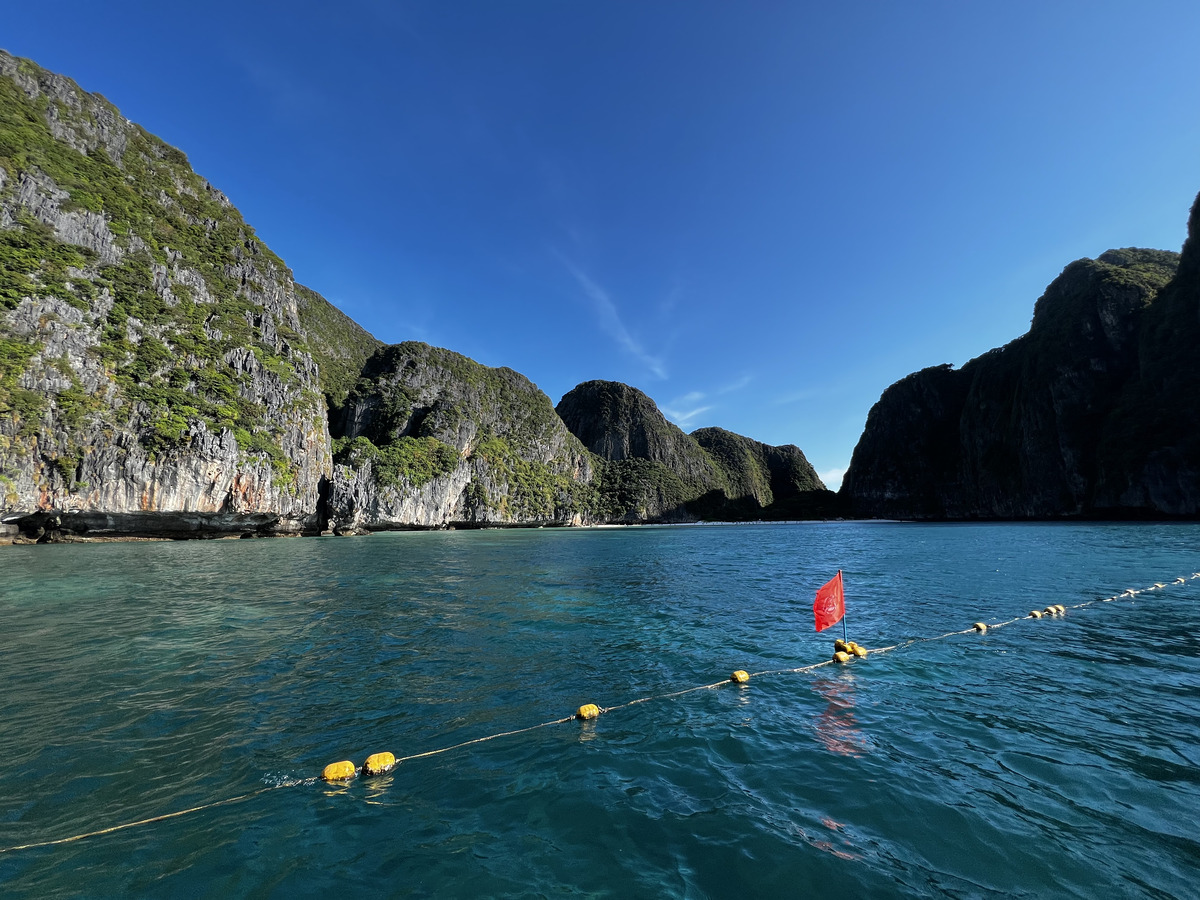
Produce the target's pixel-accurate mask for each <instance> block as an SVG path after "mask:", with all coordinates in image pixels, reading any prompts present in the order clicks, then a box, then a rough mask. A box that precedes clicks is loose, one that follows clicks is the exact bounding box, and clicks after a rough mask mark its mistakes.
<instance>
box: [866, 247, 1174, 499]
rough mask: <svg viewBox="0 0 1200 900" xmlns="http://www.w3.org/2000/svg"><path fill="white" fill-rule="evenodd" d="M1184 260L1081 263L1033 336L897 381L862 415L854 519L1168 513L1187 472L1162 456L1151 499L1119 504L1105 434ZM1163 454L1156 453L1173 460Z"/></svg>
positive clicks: (1161, 257)
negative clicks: (1162, 300)
mask: <svg viewBox="0 0 1200 900" xmlns="http://www.w3.org/2000/svg"><path fill="white" fill-rule="evenodd" d="M1178 259H1179V258H1178V257H1177V256H1176V255H1175V254H1171V253H1165V252H1162V251H1156V250H1134V249H1126V250H1114V251H1109V252H1108V253H1105V254H1103V255H1102V256H1101V257H1099V259H1096V260H1079V261H1077V262H1074V263H1072V264H1071V265H1069V266H1067V268H1066V269H1064V270H1063V273H1062V275H1061V276H1059V278H1057V279H1056V280H1055V281H1054V282H1053V283H1052V284H1051V285H1050V286H1049V287H1048V288H1047V289H1046V293H1045V294H1044V295H1043V296H1042V298H1041V299H1039V300H1038V302H1037V305H1036V306H1035V308H1034V316H1033V322H1032V325H1031V327H1030V330H1029V333H1028V334H1026V335H1024V336H1023V337H1021V338H1018V339H1017V340H1015V341H1013V342H1012V343H1010V344H1008V345H1006V346H1005V347H1002V348H999V349H997V350H993V351H991V352H989V353H986V354H984V355H983V356H981V357H979V358H978V359H975V360H972V361H971V362H969V363H967V364H966V365H965V366H963V368H962V369H961V371H954V370H953V369H952V368H951V367H949V366H940V367H936V368H932V369H924V370H922V371H920V372H917V373H915V374H913V375H910V376H908V377H907V378H904V379H902V380H901V381H899V382H897V383H896V384H894V385H892V386H891V387H890V388H888V389H887V391H885V392H884V394H883V396H882V397H881V398H880V400H879V402H878V403H877V404H876V405H875V406H874V407H873V408H872V410H871V412H870V414H869V415H868V417H867V426H866V429H865V430H864V432H863V435H862V438H861V439H860V440H859V444H858V446H857V447H856V448H855V451H854V456H853V459H852V461H851V464H850V469H849V471H848V472H847V473H846V477H845V479H844V480H843V485H842V496H843V497H844V498H846V499H847V500H848V501H849V502H850V503H851V505H852V507H853V509H854V511H855V513H856V514H858V515H871V516H885V517H901V518H910V517H912V518H925V517H928V518H1004V519H1024V518H1056V517H1064V516H1065V517H1078V516H1093V515H1104V516H1106V515H1136V514H1155V513H1168V512H1172V511H1174V509H1176V508H1177V507H1174V506H1173V505H1172V503H1171V502H1170V501H1169V500H1167V498H1168V497H1169V496H1176V497H1178V496H1179V491H1180V482H1181V480H1183V481H1186V480H1187V478H1189V477H1191V476H1189V475H1187V474H1186V472H1185V467H1181V466H1179V465H1177V464H1176V463H1175V462H1168V463H1167V464H1166V466H1165V471H1163V475H1162V477H1161V478H1157V479H1153V478H1152V479H1148V480H1147V481H1145V482H1143V483H1144V484H1146V485H1147V491H1149V487H1148V486H1149V484H1155V485H1156V487H1155V488H1154V490H1153V495H1152V493H1150V492H1147V493H1143V494H1141V495H1140V496H1138V495H1136V494H1130V493H1126V494H1125V495H1123V498H1122V499H1119V500H1117V502H1115V503H1114V502H1113V498H1112V496H1111V493H1112V492H1111V490H1110V489H1109V488H1108V487H1107V486H1106V485H1107V484H1108V483H1109V482H1110V481H1111V476H1110V475H1106V474H1105V473H1106V470H1108V469H1111V467H1112V463H1113V461H1114V454H1113V453H1112V451H1110V450H1106V449H1105V447H1104V439H1103V436H1104V434H1105V433H1106V430H1110V429H1111V428H1112V426H1113V423H1114V422H1115V421H1116V420H1117V419H1119V418H1120V416H1121V415H1122V414H1123V413H1122V412H1121V410H1122V408H1123V407H1125V406H1127V405H1128V404H1125V403H1123V402H1122V401H1121V400H1120V397H1121V395H1122V392H1123V391H1124V390H1125V388H1126V386H1127V385H1128V384H1130V383H1131V381H1136V380H1137V373H1138V372H1139V369H1140V368H1141V364H1140V363H1139V356H1140V355H1141V351H1140V350H1139V347H1140V346H1141V345H1142V343H1143V339H1144V333H1145V330H1146V325H1147V322H1148V321H1149V319H1148V318H1147V317H1148V316H1152V315H1153V307H1154V306H1155V305H1156V304H1157V303H1158V300H1157V299H1156V298H1157V297H1158V294H1159V292H1160V291H1162V292H1164V293H1165V292H1166V291H1167V290H1169V289H1170V288H1169V287H1165V286H1167V285H1168V283H1169V282H1170V281H1171V279H1172V277H1173V275H1174V273H1175V270H1176V267H1177V265H1178ZM1177 365H1182V366H1183V367H1185V368H1195V366H1194V364H1193V363H1192V362H1191V360H1190V359H1187V358H1183V357H1179V358H1178V363H1177ZM1129 440H1132V441H1134V442H1138V443H1140V442H1141V441H1142V438H1140V437H1138V436H1136V433H1128V434H1127V435H1126V441H1127V442H1128V441H1129ZM1162 451H1163V453H1165V456H1163V455H1161V454H1160V455H1159V456H1156V457H1155V458H1156V459H1164V460H1167V459H1171V453H1170V451H1169V448H1166V447H1164V448H1162ZM1183 462H1184V463H1185V464H1186V460H1185V461H1183ZM1191 493H1193V494H1194V491H1193V492H1191Z"/></svg>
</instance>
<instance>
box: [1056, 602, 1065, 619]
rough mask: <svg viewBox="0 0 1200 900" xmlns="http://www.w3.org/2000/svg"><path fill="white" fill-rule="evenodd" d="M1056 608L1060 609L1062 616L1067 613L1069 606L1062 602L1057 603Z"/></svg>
mask: <svg viewBox="0 0 1200 900" xmlns="http://www.w3.org/2000/svg"><path fill="white" fill-rule="evenodd" d="M1054 608H1055V609H1057V610H1058V614H1059V615H1060V616H1062V615H1066V612H1067V608H1066V607H1065V606H1063V605H1062V604H1061V603H1058V604H1055V607H1054Z"/></svg>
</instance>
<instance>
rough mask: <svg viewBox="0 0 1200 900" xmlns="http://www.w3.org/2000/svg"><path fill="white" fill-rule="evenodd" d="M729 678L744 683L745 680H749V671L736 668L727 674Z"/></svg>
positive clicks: (737, 682)
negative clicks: (730, 673)
mask: <svg viewBox="0 0 1200 900" xmlns="http://www.w3.org/2000/svg"><path fill="white" fill-rule="evenodd" d="M729 680H730V681H732V682H735V683H736V684H745V683H746V682H747V681H749V680H750V673H749V672H747V671H745V670H744V669H738V670H737V671H736V672H734V673H733V674H732V675H730V676H729Z"/></svg>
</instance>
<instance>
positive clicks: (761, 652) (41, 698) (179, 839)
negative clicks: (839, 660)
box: [0, 522, 1200, 898]
mask: <svg viewBox="0 0 1200 900" xmlns="http://www.w3.org/2000/svg"><path fill="white" fill-rule="evenodd" d="M839 568H840V569H842V570H843V571H844V577H845V584H846V593H847V610H848V612H847V625H848V629H849V635H850V637H851V638H852V639H854V640H856V641H858V642H859V643H860V644H863V645H864V646H867V647H882V646H888V645H893V644H896V643H898V642H903V641H906V640H909V639H912V638H920V637H931V636H937V635H942V634H945V633H947V632H953V631H960V630H962V629H968V628H970V626H971V623H973V622H975V621H978V620H984V621H987V622H999V621H1004V620H1009V619H1012V618H1013V617H1016V616H1024V615H1026V614H1027V613H1028V612H1029V611H1030V610H1031V609H1034V608H1042V607H1045V606H1047V605H1049V604H1053V603H1062V604H1065V605H1067V606H1072V605H1074V604H1079V603H1083V602H1085V601H1089V600H1097V599H1101V598H1106V597H1111V596H1113V595H1114V594H1117V593H1119V592H1121V591H1123V590H1125V589H1127V588H1142V587H1147V586H1150V585H1153V584H1154V583H1155V582H1163V583H1164V584H1166V587H1164V588H1162V589H1159V590H1155V591H1152V592H1148V593H1143V594H1139V595H1137V596H1136V597H1133V598H1130V597H1122V598H1119V599H1117V600H1114V601H1112V602H1107V603H1095V604H1093V605H1091V606H1088V607H1086V608H1083V609H1077V610H1071V611H1069V612H1068V614H1067V615H1066V616H1064V617H1062V618H1044V619H1041V620H1036V621H1035V620H1031V619H1022V620H1020V621H1017V622H1014V623H1013V624H1010V625H1008V626H1006V627H1003V628H999V629H994V630H993V631H991V632H989V633H988V634H986V635H978V634H974V633H971V634H959V635H953V636H950V637H946V638H944V639H941V640H935V641H928V642H922V643H916V644H912V645H909V646H906V647H901V648H900V649H897V650H895V651H893V652H889V653H884V654H877V655H873V656H870V657H868V658H867V659H864V660H857V661H855V662H853V663H851V664H849V665H845V666H827V667H823V668H819V669H816V670H813V671H810V672H805V673H780V674H774V675H759V676H757V677H755V678H753V679H752V680H751V681H750V683H749V684H747V685H745V686H738V685H733V684H726V685H723V686H720V687H716V688H713V689H709V690H699V691H693V692H691V693H687V694H683V695H680V696H676V697H666V698H660V699H655V700H650V701H648V702H645V703H640V704H635V705H632V706H625V707H623V708H620V709H613V710H611V711H610V712H607V713H605V714H604V715H602V716H601V717H600V718H599V719H597V720H595V721H594V722H588V723H580V722H576V721H566V722H560V723H558V724H553V725H547V726H545V727H543V728H538V729H535V730H532V731H526V732H522V733H519V734H515V735H509V736H507V737H500V738H497V739H495V740H491V741H487V742H484V743H478V744H472V745H470V746H467V747H463V748H460V749H457V750H452V751H450V752H446V753H440V754H437V755H432V756H427V757H423V758H418V759H414V760H410V761H407V762H404V763H402V764H401V765H400V766H398V767H397V768H396V770H395V771H394V772H392V773H391V774H390V775H387V776H383V777H380V778H376V779H369V780H357V781H355V782H352V783H350V784H348V785H345V786H330V785H327V784H324V783H322V782H319V781H317V780H315V776H317V775H318V774H319V773H320V772H321V770H322V768H323V767H324V766H325V765H326V764H327V763H330V762H334V761H337V760H341V759H351V760H353V761H355V762H356V763H361V762H362V761H363V759H364V758H365V757H366V756H367V755H368V754H370V753H373V752H376V751H383V750H389V751H391V752H393V753H395V754H396V755H397V756H407V755H413V754H418V753H423V752H425V751H430V750H437V749H439V748H444V747H448V746H451V745H454V744H457V743H460V742H464V741H469V740H472V739H474V738H479V737H484V736H488V735H491V734H496V733H499V732H507V731H512V730H516V729H521V728H524V727H526V726H530V725H536V724H538V723H542V722H547V721H550V720H554V719H559V718H561V717H564V716H569V715H570V714H571V713H573V712H574V710H575V709H576V708H577V707H578V706H579V705H581V704H583V703H589V702H594V703H597V704H599V705H600V706H602V707H615V706H618V705H620V704H624V703H627V702H628V701H631V700H635V699H638V698H641V697H647V696H657V695H662V694H666V693H670V692H673V691H677V690H680V689H683V688H687V687H692V686H698V685H706V684H711V683H715V682H718V681H721V680H723V679H725V678H727V677H728V675H729V673H730V672H731V671H732V670H734V669H746V670H749V671H751V672H762V671H766V670H778V669H788V668H794V667H798V666H803V665H806V664H809V663H816V662H820V661H822V660H824V659H827V658H828V656H829V654H830V651H831V649H832V647H831V645H832V641H833V638H834V637H835V636H840V628H837V629H831V630H830V631H827V632H824V633H822V634H820V635H818V634H816V633H814V631H813V624H812V599H813V594H814V592H815V591H816V589H817V588H818V587H819V586H820V585H821V584H822V583H823V582H824V581H826V580H827V579H828V578H830V577H831V576H832V575H833V574H834V573H835V572H836V570H837V569H839ZM1198 571H1200V526H1197V525H1192V524H1161V525H1159V524H1137V525H1012V524H1007V525H922V524H886V523H865V524H864V523H850V522H845V523H842V522H839V523H805V524H792V525H761V526H759V525H743V526H696V527H677V528H626V529H599V530H521V531H484V532H423V533H415V532H414V533H394V534H377V535H373V536H371V537H366V538H341V539H338V538H323V539H315V538H312V539H308V538H306V539H291V540H259V541H213V542H189V543H124V544H94V545H54V546H40V547H11V548H3V549H0V642H2V643H0V648H2V650H0V686H2V690H0V848H9V847H13V846H16V845H25V844H32V843H40V842H45V841H54V840H59V839H63V838H69V837H71V836H74V835H79V834H84V833H87V832H92V831H98V830H102V829H108V828H111V827H113V826H117V825H121V824H126V823H131V822H137V821H140V820H144V819H148V818H152V817H158V816H163V815H167V814H170V813H176V812H181V811H184V810H189V809H192V808H194V807H206V808H202V809H199V810H196V811H194V812H189V813H186V814H184V815H180V816H176V817H172V818H168V819H163V820H160V821H157V822H151V823H147V824H143V825H139V826H137V827H133V828H127V829H122V830H117V831H112V832H109V833H106V834H100V835H96V836H92V837H88V838H85V839H82V840H78V841H73V842H67V843H60V844H54V845H49V846H41V847H33V848H29V849H22V850H7V851H5V852H0V894H3V895H4V896H6V897H9V896H11V897H38V898H42V897H75V896H83V897H122V896H131V897H298V896H322V895H324V896H339V897H387V896H395V897H406V896H416V897H496V896H499V897H506V896H514V897H516V896H520V897H525V896H550V897H558V896H599V897H687V898H700V897H738V898H742V897H805V896H810V895H817V894H818V892H819V894H820V895H822V896H829V895H835V894H837V895H845V896H850V897H947V896H948V897H993V896H996V897H1037V898H1042V897H1081V898H1096V897H1104V898H1117V897H1180V898H1187V897H1197V896H1200V579H1192V575H1193V573H1195V572H1198ZM1179 577H1184V578H1185V579H1186V580H1185V582H1184V583H1183V584H1173V583H1171V582H1173V581H1174V579H1176V578H1179ZM835 632H836V634H835ZM246 794H251V796H249V797H247V798H245V799H241V800H239V801H237V802H232V803H223V804H220V805H216V806H208V804H212V803H215V802H218V801H223V800H231V799H234V798H238V797H243V796H244V795H246Z"/></svg>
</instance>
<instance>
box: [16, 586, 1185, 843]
mask: <svg viewBox="0 0 1200 900" xmlns="http://www.w3.org/2000/svg"><path fill="white" fill-rule="evenodd" d="M1195 579H1200V572H1194V573H1192V575H1191V576H1190V577H1184V576H1181V577H1179V578H1176V579H1175V580H1174V581H1171V582H1164V581H1158V582H1155V583H1154V584H1153V585H1151V586H1150V587H1145V588H1140V589H1134V588H1128V589H1126V590H1124V591H1122V592H1121V593H1119V594H1114V595H1113V596H1111V597H1103V598H1101V599H1098V600H1087V601H1084V602H1083V603H1076V604H1075V605H1074V606H1063V605H1062V604H1057V605H1055V606H1049V607H1046V609H1044V610H1033V611H1031V612H1030V614H1029V615H1027V616H1017V617H1016V618H1013V619H1009V620H1007V621H1005V622H993V623H986V622H976V623H975V624H974V625H972V626H971V627H970V628H965V629H963V630H962V631H947V632H946V633H945V634H939V635H936V636H933V637H922V638H911V639H909V640H907V641H901V642H900V643H898V644H892V645H891V646H890V647H875V648H873V649H866V648H863V647H858V645H857V644H854V642H853V641H850V642H843V641H840V640H839V641H837V642H836V644H837V645H842V646H845V647H847V648H848V649H849V650H853V649H854V648H857V650H859V651H862V652H861V653H857V652H848V651H847V650H841V649H839V650H838V651H837V653H836V654H835V656H834V658H833V659H827V660H825V661H824V662H819V663H812V664H810V665H807V666H798V667H796V668H791V669H765V670H763V671H762V672H751V673H747V672H745V671H743V670H741V669H739V670H737V671H736V672H734V673H733V674H732V675H731V676H730V677H728V678H724V679H722V680H720V681H714V682H713V683H712V684H701V685H697V686H695V687H689V688H683V689H682V690H678V691H669V692H667V693H664V694H652V695H650V696H648V697H639V698H638V699H636V700H630V701H628V702H626V703H619V704H617V705H616V706H607V707H603V706H598V705H596V704H594V703H586V704H584V705H583V706H581V707H579V709H578V711H576V712H575V714H574V715H570V716H563V717H562V718H560V719H551V720H550V721H548V722H539V723H538V724H537V725H529V726H526V727H525V728H516V729H513V730H512V731H501V732H497V733H496V734H489V735H486V736H484V737H478V738H474V739H472V740H469V741H462V742H460V743H457V744H452V745H450V746H448V747H439V748H437V749H435V750H426V751H425V752H423V753H413V754H411V755H409V756H401V757H395V756H393V755H392V754H391V753H376V754H372V755H371V756H370V757H368V759H367V761H366V762H365V763H364V764H363V766H362V767H356V766H355V765H354V764H353V763H352V762H349V761H344V762H341V763H331V764H330V765H328V766H326V767H325V772H324V773H323V776H322V777H323V778H324V779H325V780H326V781H330V782H343V781H347V780H349V779H351V778H354V777H356V776H358V775H360V774H362V775H364V776H368V777H369V776H372V775H379V774H384V773H386V772H390V771H391V770H392V769H393V768H395V767H396V766H398V765H400V764H401V763H406V762H412V761H413V760H418V759H426V758H428V757H431V756H439V755H441V754H443V753H450V752H452V751H455V750H461V749H463V748H464V747H470V746H473V745H475V744H482V743H485V742H487V741H494V740H496V739H497V738H502V737H512V736H513V735H517V734H525V733H526V732H530V731H536V730H537V729H539V728H547V727H549V726H551V725H564V724H566V723H567V722H571V721H574V720H576V719H578V720H581V721H587V720H591V719H595V718H598V717H599V716H600V715H602V714H607V713H611V712H616V711H617V710H620V709H627V708H629V707H631V706H637V705H638V704H640V703H649V702H651V701H653V700H670V699H673V698H675V697H682V696H684V695H685V694H691V693H693V692H695V691H711V690H716V689H717V688H721V687H725V686H726V685H730V684H746V683H747V682H748V681H749V680H750V679H752V678H760V677H762V676H765V675H798V674H802V673H805V672H812V671H815V670H817V669H821V668H824V667H825V666H832V665H838V664H844V663H846V662H849V661H850V660H851V659H853V658H854V657H855V656H874V655H876V654H880V653H892V652H894V651H896V650H903V649H905V648H906V647H911V646H913V645H914V644H925V643H929V642H931V641H941V640H945V639H946V638H951V637H957V636H959V635H964V634H984V633H987V632H989V631H994V630H995V629H997V628H1004V627H1006V626H1008V625H1012V624H1014V623H1016V622H1023V621H1028V620H1030V619H1040V618H1043V617H1047V616H1061V615H1063V614H1065V612H1066V611H1067V610H1068V609H1084V608H1086V607H1089V606H1094V605H1095V604H1097V603H1112V602H1113V601H1115V600H1132V599H1133V598H1134V597H1137V596H1139V595H1141V594H1147V593H1150V592H1152V591H1161V590H1165V589H1167V588H1168V587H1172V586H1174V585H1180V584H1186V583H1187V582H1188V581H1190V580H1195ZM843 657H844V658H843ZM317 781H318V779H316V778H303V779H295V780H290V781H285V782H282V783H280V784H273V785H269V786H267V787H263V788H259V789H258V790H256V791H250V792H249V793H245V794H240V795H239V796H237V797H229V798H226V799H224V800H214V801H212V802H211V803H205V804H202V805H200V806H193V807H191V808H189V809H181V810H178V811H176V812H170V813H164V814H163V815H160V816H151V817H150V818H148V819H139V820H138V821H136V822H126V823H124V824H121V825H113V826H111V827H109V828H101V829H98V830H96V831H87V832H84V833H82V834H76V835H72V836H71V837H65V838H58V839H57V840H50V841H37V842H35V843H29V844H19V845H17V846H14V847H2V848H0V854H3V853H15V852H17V851H18V850H34V849H37V848H40V847H54V846H57V845H59V844H70V843H72V842H74V841H82V840H84V839H85V838H92V837H99V836H101V835H105V834H112V833H114V832H117V831H124V830H126V829H129V828H137V827H140V826H142V825H152V824H154V823H155V822H165V821H167V820H168V819H177V818H180V817H181V816H186V815H190V814H192V813H197V812H203V811H204V810H208V809H215V808H216V807H218V806H230V805H232V804H234V803H242V802H244V801H246V800H250V799H252V798H254V797H259V796H262V795H263V794H266V793H269V792H271V791H276V790H279V789H280V788H285V787H296V786H298V785H311V784H315V783H316V782H317Z"/></svg>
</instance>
